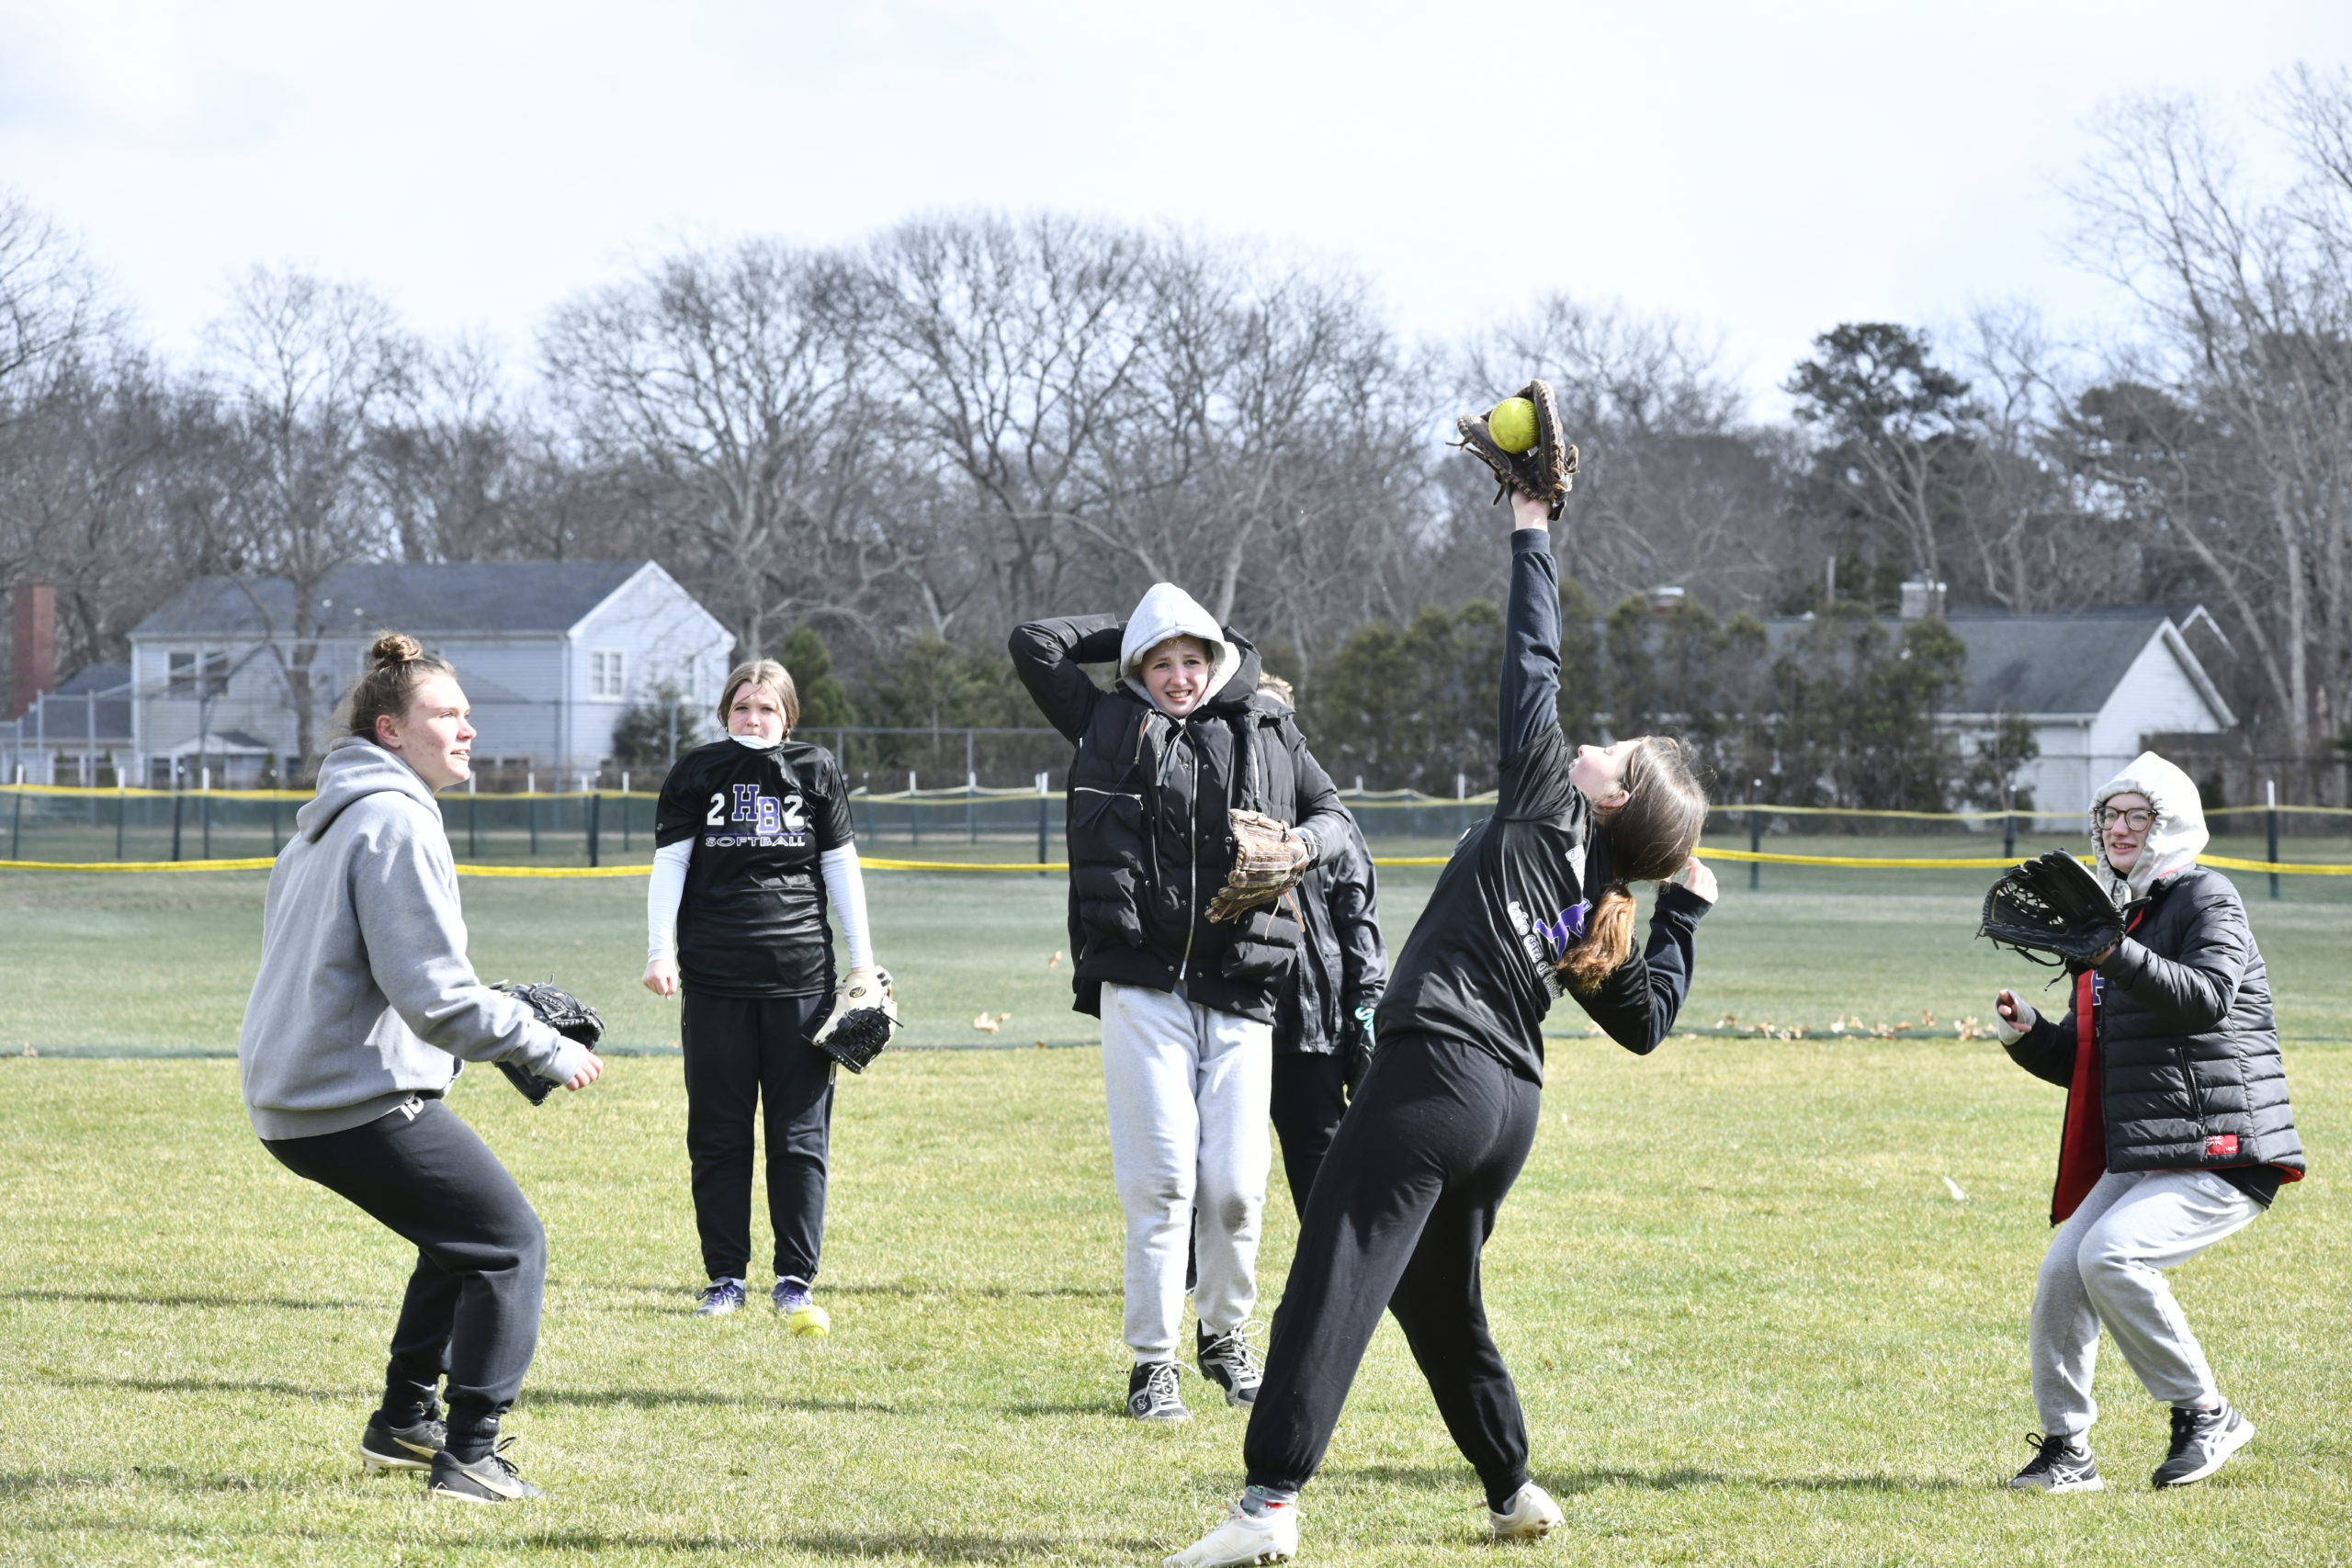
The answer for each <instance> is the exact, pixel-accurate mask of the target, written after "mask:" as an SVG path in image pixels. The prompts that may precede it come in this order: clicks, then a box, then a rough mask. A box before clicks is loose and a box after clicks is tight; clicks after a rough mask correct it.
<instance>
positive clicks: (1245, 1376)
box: [1193, 1323, 1263, 1409]
mask: <svg viewBox="0 0 2352 1568" xmlns="http://www.w3.org/2000/svg"><path fill="white" fill-rule="evenodd" d="M1253 1326H1255V1325H1251V1324H1247V1323H1245V1324H1243V1325H1241V1326H1240V1327H1238V1328H1237V1329H1235V1330H1234V1331H1233V1332H1232V1333H1230V1334H1211V1333H1210V1332H1209V1331H1208V1330H1207V1329H1205V1328H1197V1327H1196V1328H1194V1329H1193V1356H1194V1359H1196V1360H1198V1361H1199V1362H1200V1367H1201V1376H1203V1377H1204V1378H1206V1379H1208V1380H1209V1382H1213V1383H1215V1384H1216V1386H1217V1387H1219V1388H1221V1389H1223V1390H1225V1402H1226V1403H1227V1404H1237V1405H1239V1406H1241V1407H1242V1408H1244V1409H1247V1408H1249V1407H1250V1405H1253V1404H1257V1403H1258V1384H1259V1382H1261V1379H1262V1376H1263V1374H1262V1372H1261V1368H1260V1363H1259V1360H1258V1352H1257V1350H1256V1348H1254V1347H1252V1346H1251V1345H1250V1329H1251V1328H1252V1327H1253Z"/></svg>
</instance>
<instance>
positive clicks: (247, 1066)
mask: <svg viewBox="0 0 2352 1568" xmlns="http://www.w3.org/2000/svg"><path fill="white" fill-rule="evenodd" d="M347 705H348V709H349V718H348V721H347V722H346V723H345V725H343V726H342V727H341V728H343V729H344V730H345V733H344V734H343V735H341V736H340V737H339V738H338V739H336V740H335V741H334V744H332V745H331V746H329V747H328V748H327V752H326V756H325V758H324V760H323V761H321V762H320V764H319V787H318V794H317V795H316V796H315V797H314V798H312V799H311V801H309V802H308V803H307V804H305V805H304V806H303V807H302V809H301V810H300V812H298V813H296V815H295V818H294V824H295V829H296V831H295V835H294V839H293V840H292V841H291V842H290V843H288V845H287V846H286V848H285V849H284V850H283V851H282V852H280V853H279V854H278V857H277V865H276V866H275V867H274V868H273V869H272V870H271V872H270V874H269V893H268V897H267V899H266V902H265V903H264V905H263V907H262V955H261V972H260V974H259V975H257V976H255V977H254V990H253V998H252V999H251V1000H250V1001H249V1002H248V1003H247V1004H246V1008H245V1021H244V1028H243V1032H241V1033H240V1034H239V1036H238V1040H237V1066H238V1072H239V1076H240V1077H241V1079H242V1081H243V1089H244V1100H245V1115H246V1117H247V1119H248V1120H249V1121H251V1122H252V1123H253V1128H254V1132H255V1133H256V1134H259V1135H260V1138H261V1141H262V1146H263V1147H265V1148H266V1149H267V1150H268V1151H269V1152H270V1154H271V1155H272V1156H275V1157H276V1158H277V1161H278V1162H279V1163H280V1164H282V1165H284V1166H285V1167H286V1168H288V1170H291V1171H293V1172H294V1173H295V1174H296V1175H298V1176H300V1177H303V1178H305V1179H309V1180H311V1181H315V1182H317V1183H319V1184H320V1185H321V1186H322V1187H325V1188H327V1189H328V1190H331V1191H333V1192H334V1193H336V1194H338V1195H340V1196H342V1197H344V1198H346V1199H348V1200H350V1201H352V1202H354V1203H356V1204H357V1205H358V1206H359V1207H360V1208H361V1209H363V1210H365V1211H366V1212H367V1213H368V1214H370V1215H372V1216H373V1217H374V1218H376V1219H377V1220H379V1221H380V1222H382V1223H383V1224H385V1225H386V1226H387V1227H389V1228H390V1230H392V1231H393V1232H394V1233H395V1234H397V1235H400V1236H401V1237H402V1238H403V1239H405V1240H407V1241H410V1242H413V1243H414V1244H415V1246H416V1249H417V1255H416V1268H415V1270H414V1272H413V1273H412V1274H411V1276H410V1277H409V1282H408V1292H407V1296H406V1299H405V1300H404V1301H403V1302H402V1303H401V1315H400V1322H399V1325H397V1326H396V1327H395V1328H394V1329H393V1331H392V1343H391V1359H390V1364H389V1365H388V1366H387V1368H386V1369H385V1373H384V1400H383V1404H381V1405H380V1406H379V1408H378V1409H377V1411H376V1413H375V1415H373V1416H370V1417H369V1418H368V1426H367V1429H366V1430H365V1431H364V1432H363V1433H362V1434H361V1437H360V1440H359V1454H360V1458H361V1459H362V1461H365V1462H366V1464H367V1467H368V1470H369V1471H370V1472H374V1471H379V1470H413V1471H426V1472H430V1480H429V1483H428V1486H427V1494H428V1495H430V1496H432V1497H434V1498H436V1499H441V1500H447V1501H451V1502H466V1503H501V1502H511V1501H515V1500H518V1499H521V1498H525V1497H531V1496H536V1495H537V1493H538V1488H537V1487H535V1486H533V1485H531V1484H530V1483H528V1482H526V1481H525V1480H523V1479H522V1477H521V1476H519V1475H517V1474H516V1473H515V1466H514V1465H513V1464H512V1463H511V1462H509V1461H507V1460H506V1458H505V1457H504V1456H503V1454H501V1453H499V1452H498V1451H497V1449H498V1440H497V1439H498V1424H499V1419H500V1417H501V1416H503V1415H504V1414H505V1413H506V1411H507V1409H508V1407H509V1406H511V1405H512V1404H514V1403H515V1395H516V1394H517V1393H520V1392H521V1390H522V1386H523V1374H524V1373H525V1372H526V1371H527V1370H529V1367H530V1364H531V1355H532V1352H533V1350H534V1349H535V1348H537V1344H538V1335H539V1293H540V1288H541V1285H542V1283H543V1281H544V1279H545V1276H546V1272H547V1235H546V1233H545V1232H544V1231H543V1230H541V1229H540V1226H539V1219H538V1216H537V1214H536V1213H533V1212H532V1210H531V1205H530V1203H529V1202H528V1201H526V1199H525V1198H524V1196H523V1194H522V1191H521V1190H520V1189H518V1188H517V1187H516V1186H515V1180H514V1179H513V1178H512V1177H510V1176H508V1175H507V1173H506V1169H505V1168H504V1167H503V1166H502V1165H500V1164H499V1162H498V1158H497V1156H495V1155H492V1153H491V1152H490V1150H489V1148H488V1147H486V1146H485V1145H483V1143H482V1141H481V1139H480V1138H479V1137H477V1136H475V1134H474V1132H473V1129H471V1128H470V1127H469V1126H467V1125H466V1124H465V1122H462V1121H460V1120H458V1116H457V1114H456V1113H455V1112H453V1111H450V1110H449V1109H448V1107H447V1103H446V1102H445V1101H444V1100H443V1098H442V1097H443V1095H444V1094H445V1093H446V1092H447V1089H448V1088H449V1085H450V1084H451V1083H452V1082H453V1081H455V1079H456V1078H457V1076H458V1068H459V1065H460V1063H461V1062H485V1063H487V1062H508V1063H512V1064H513V1065H515V1066H518V1067H520V1068H522V1069H523V1070H525V1071H526V1072H530V1073H535V1074H537V1076H538V1077H543V1078H547V1079H548V1080H550V1081H552V1082H556V1083H560V1084H562V1085H563V1086H564V1087H565V1088H566V1089H585V1088H586V1087H587V1086H588V1085H590V1084H592V1083H594V1082H595V1081H596V1078H597V1077H598V1076H599V1075H600V1074H601V1073H602V1072H603V1070H604V1069H603V1067H602V1066H601V1065H600V1064H599V1063H598V1061H597V1059H596V1056H595V1055H594V1053H593V1052H591V1051H589V1050H588V1049H587V1048H586V1047H585V1046H582V1045H579V1044H576V1043H573V1042H571V1041H569V1040H566V1039H564V1038H563V1037H562V1036H561V1035H560V1034H558V1033H556V1032H555V1031H554V1030H553V1029H550V1028H549V1027H548V1025H547V1024H545V1023H543V1022H541V1021H539V1020H538V1018H537V1016H536V1015H535V1014H534V1013H532V1011H531V1010H530V1009H529V1008H527V1007H526V1006H525V1005H524V1004H523V1003H522V1002H520V1001H517V1000H516V999H515V998H513V997H510V996H507V995H505V994H503V992H499V991H494V990H492V989H491V988H490V987H487V986H485V985H483V984H482V983H481V979H480V978H478V977H477V976H475V974H474V971H473V965H472V964H470V963H469V962H468V960H467V958H466V925H465V919H464V917H463V916H462V915H461V914H460V913H459V912H458V883H457V873H456V869H455V867H454V865H453V864H452V863H451V860H450V855H449V841H448V839H447V837H446V836H445V835H444V833H443V832H442V828H441V808H440V807H438V806H437V805H436V804H435V802H434V799H433V795H434V792H435V790H440V789H446V788H447V787H448V786H449V785H451V784H460V783H463V782H464V781H465V780H466V779H467V778H468V777H469V776H470V775H471V773H472V751H471V743H472V740H473V738H474V729H473V727H472V725H470V724H469V723H468V722H467V713H468V709H467V705H466V694H465V693H464V692H463V691H461V690H460V689H459V688H458V681H457V674H456V671H453V670H451V669H450V667H449V665H448V664H447V662H446V661H444V660H441V659H438V658H435V657H434V656H431V655H428V654H426V653H424V651H423V650H422V649H419V648H418V646H417V644H416V642H415V641H414V640H413V638H410V637H402V636H401V635H400V634H399V633H396V632H387V633H385V634H384V635H383V636H381V637H378V638H377V639H376V644H375V647H374V649H371V650H370V663H369V668H368V671H367V673H365V674H364V675H362V676H361V677H360V678H359V682H358V683H357V684H356V686H355V687H354V688H353V689H352V693H351V695H350V697H349V698H348V699H347ZM445 1376H446V1377H447V1380H448V1391H447V1392H448V1399H449V1412H448V1421H447V1425H446V1426H445V1425H444V1424H443V1422H442V1420H441V1419H440V1411H439V1408H438V1405H437V1404H436V1397H437V1395H438V1394H439V1393H440V1383H441V1380H442V1379H443V1378H444V1377H445Z"/></svg>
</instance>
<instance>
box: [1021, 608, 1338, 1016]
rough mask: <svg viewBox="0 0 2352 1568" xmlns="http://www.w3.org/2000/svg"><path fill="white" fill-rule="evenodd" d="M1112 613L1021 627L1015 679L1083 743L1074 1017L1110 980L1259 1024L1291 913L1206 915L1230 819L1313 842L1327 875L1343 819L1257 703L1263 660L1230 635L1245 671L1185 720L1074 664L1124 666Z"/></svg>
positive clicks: (1219, 879) (1327, 784) (1076, 831)
mask: <svg viewBox="0 0 2352 1568" xmlns="http://www.w3.org/2000/svg"><path fill="white" fill-rule="evenodd" d="M1124 629H1125V623H1123V622H1121V621H1119V620H1117V619H1116V618H1114V617H1113V616H1110V615H1087V616H1079V617H1072V618H1067V619H1059V620H1047V621H1031V622H1028V623H1026V624H1025V625H1023V626H1018V627H1016V628H1014V630H1013V633H1012V663H1013V669H1014V670H1015V671H1017V672H1018V673H1019V675H1020V676H1021V680H1022V683H1023V685H1025V686H1027V687H1028V689H1029V694H1030V695H1031V696H1032V697H1034V698H1035V699H1036V703H1037V706H1038V708H1039V710H1040V711H1042V712H1043V713H1044V714H1045V716H1046V719H1047V720H1048V721H1049V722H1050V723H1051V724H1052V725H1053V727H1054V728H1057V729H1058V730H1060V731H1061V732H1062V733H1063V734H1064V735H1066V736H1069V738H1070V739H1072V740H1074V741H1076V742H1077V744H1078V754H1077V756H1076V757H1075V758H1073V759H1072V761H1071V762H1070V773H1069V855H1070V888H1069V897H1070V914H1069V920H1070V951H1071V952H1072V953H1074V954H1075V955H1076V956H1077V959H1078V964H1077V965H1076V968H1077V974H1076V976H1075V983H1076V988H1077V992H1078V1001H1077V1009H1078V1010H1079V1011H1080V1012H1084V1013H1092V1014H1094V1015H1096V1016H1098V1017H1099V1016H1100V1015H1101V1013H1102V1010H1103V1001H1102V997H1103V984H1104V983H1105V982H1109V983H1111V984H1114V985H1123V986H1145V987H1150V988H1151V989H1153V990H1159V991H1172V990H1174V989H1175V988H1176V987H1177V986H1178V985H1179V984H1180V983H1181V984H1182V986H1183V987H1184V994H1185V996H1186V998H1188V999H1190V1000H1192V1001H1195V1002H1198V1003H1199V1004H1201V1005H1202V1006H1203V1007H1209V1008H1215V1009H1216V1010H1218V1011H1220V1012H1229V1013H1235V1014H1238V1016H1240V1017H1243V1018H1247V1019H1250V1020H1253V1021H1257V1022H1260V1023H1268V1024H1271V1023H1272V1022H1273V1021H1274V1000H1275V997H1276V995H1277V993H1278V992H1279V990H1280V988H1281V987H1282V986H1283V983H1284V982H1285V981H1286V980H1287V979H1288V977H1289V975H1290V970H1291V966H1292V964H1294V963H1295V962H1296V960H1297V956H1298V947H1299V941H1300V931H1299V925H1298V922H1297V920H1296V919H1294V918H1293V916H1292V913H1291V905H1292V903H1293V899H1292V898H1289V897H1286V898H1284V899H1283V900H1282V901H1281V902H1279V903H1277V904H1273V905H1268V906H1264V907H1261V908H1257V909H1253V910H1251V911H1250V913H1249V914H1247V915H1245V916H1243V917H1241V918H1240V919H1235V920H1229V921H1225V922H1222V923H1213V922H1211V921H1210V920H1209V919H1208V918H1207V909H1208V906H1209V901H1210V900H1211V899H1212V898H1214V897H1216V892H1217V889H1218V888H1220V887H1222V886H1225V879H1226V874H1227V872H1229V871H1230V870H1231V869H1232V866H1233V836H1232V829H1231V826H1230V824H1229V822H1228V820H1227V811H1228V809H1229V808H1232V807H1241V808H1244V809H1247V810H1251V811H1260V812H1263V813H1264V814H1265V815H1267V816H1269V817H1272V818H1277V819H1279V820H1281V821H1283V822H1288V823H1291V824H1293V825H1294V826H1295V827H1297V828H1298V829H1301V830H1302V831H1303V832H1305V833H1306V834H1307V835H1309V836H1310V837H1312V838H1313V839H1314V840H1315V841H1316V846H1317V864H1323V863H1329V860H1330V859H1331V857H1332V856H1333V855H1334V854H1336V853H1337V852H1338V849H1339V845H1340V841H1341V840H1342V838H1343V837H1344V835H1345V834H1346V832H1347V828H1348V815H1347V811H1346V809H1345V807H1341V806H1340V793H1339V791H1338V790H1337V789H1335V788H1334V787H1333V786H1332V784H1331V779H1330V775H1329V774H1328V773H1325V772H1324V771H1323V767H1322V764H1320V763H1319V762H1317V761H1316V760H1315V759H1314V757H1313V756H1312V755H1311V754H1310V753H1309V752H1308V751H1307V750H1306V741H1305V740H1304V739H1301V738H1300V736H1299V733H1298V728H1297V727H1296V726H1295V724H1293V723H1292V722H1291V721H1290V717H1289V715H1288V713H1287V712H1286V710H1284V709H1283V707H1282V706H1281V705H1280V704H1277V703H1275V702H1273V701H1272V699H1270V698H1261V697H1259V696H1258V695H1257V689H1258V669H1259V666H1258V653H1257V650H1256V649H1254V648H1252V647H1250V645H1249V644H1248V643H1247V642H1245V641H1243V640H1242V639H1241V638H1239V637H1236V636H1234V634H1233V632H1232V630H1231V629H1230V628H1227V629H1226V630H1225V631H1224V634H1223V635H1224V636H1225V637H1226V639H1227V641H1228V642H1230V643H1232V644H1233V645H1234V647H1235V648H1236V649H1238V650H1239V651H1240V653H1241V656H1242V657H1241V660H1240V663H1239V666H1238V669H1236V670H1235V671H1234V672H1233V673H1232V675H1231V676H1230V677H1229V678H1228V679H1227V681H1226V682H1225V684H1224V685H1223V686H1221V687H1219V688H1218V689H1217V691H1216V694H1213V695H1212V696H1210V698H1209V699H1208V700H1207V701H1206V702H1204V703H1203V704H1202V705H1200V706H1199V707H1198V708H1196V709H1194V710H1193V712H1192V713H1191V714H1188V715H1187V716H1184V717H1183V718H1182V719H1176V718H1170V717H1169V716H1167V715H1166V714H1163V713H1161V712H1160V711H1159V709H1158V708H1157V707H1154V706H1153V705H1151V704H1150V703H1149V702H1148V701H1146V700H1145V699H1144V698H1143V697H1141V696H1139V695H1138V694H1136V693H1135V692H1134V691H1132V690H1130V689H1129V688H1127V687H1126V686H1124V685H1122V686H1120V687H1118V688H1116V689H1114V690H1112V691H1108V692H1106V691H1104V690H1103V688H1102V687H1100V686H1097V685H1096V684H1095V683H1094V682H1092V681H1091V679H1089V678H1088V676H1087V674H1086V671H1083V670H1081V669H1080V668H1079V667H1080V665H1081V664H1096V663H1111V662H1113V661H1114V660H1117V659H1118V657H1119V644H1120V639H1121V637H1122V634H1123V632H1124Z"/></svg>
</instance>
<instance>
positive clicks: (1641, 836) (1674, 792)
mask: <svg viewBox="0 0 2352 1568" xmlns="http://www.w3.org/2000/svg"><path fill="white" fill-rule="evenodd" d="M1706 825H1707V791H1706V789H1705V787H1704V786H1703V785H1702V784H1700V783H1699V769H1698V759H1697V758H1696V757H1695V756H1694V755H1693V754H1692V752H1691V748H1690V747H1689V746H1688V745H1686V744H1685V743H1684V742H1682V741H1681V740H1679V739H1676V738H1675V737H1673V736H1671V735H1645V736H1643V737H1642V738H1641V739H1639V740H1637V741H1635V742H1634V750H1633V752H1632V754H1631V755H1629V756H1628V757H1627V758H1626V759H1625V799H1624V801H1623V803H1622V804H1620V805H1617V806H1613V807H1610V808H1609V809H1608V810H1606V811H1604V812H1601V813H1600V831H1601V835H1602V837H1603V838H1605V839H1607V840H1608V842H1609V869H1610V872H1611V876H1610V882H1609V886H1608V888H1607V889H1606V890H1605V891H1604V892H1603V893H1602V894H1601V895H1600V904H1599V905H1598V906H1597V907H1596V908H1594V909H1593V911H1592V912H1591V914H1589V915H1588V916H1587V917H1586V918H1585V926H1584V936H1583V939H1582V940H1581V941H1579V942H1577V944H1576V945H1575V946H1573V947H1571V948H1569V949H1568V951H1567V953H1566V956H1564V957H1563V958H1562V959H1561V960H1560V964H1559V969H1560V977H1561V978H1562V979H1563V980H1565V981H1566V983H1567V986H1568V988H1569V989H1571V990H1574V991H1589V990H1591V989H1592V988H1593V987H1596V986H1598V985H1600V982H1601V981H1603V980H1605V979H1607V978H1608V977H1609V976H1611V975H1612V974H1614V973H1616V971H1617V967H1618V965H1620V964H1623V963H1624V962H1625V960H1626V959H1627V958H1629V957H1631V956H1632V955H1633V952H1634V890H1633V886H1632V884H1634V883H1636V882H1664V881H1665V880H1666V879H1667V878H1668V877H1670V876H1672V875H1673V874H1675V873H1676V872H1678V871H1680V870H1681V869H1682V867H1683V865H1684V864H1685V863H1687V862H1688V861H1689V860H1690V859H1691V851H1692V850H1694V849H1696V848H1697V847H1698V844H1699V830H1700V829H1702V828H1704V827H1705V826H1706Z"/></svg>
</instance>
